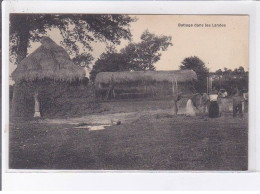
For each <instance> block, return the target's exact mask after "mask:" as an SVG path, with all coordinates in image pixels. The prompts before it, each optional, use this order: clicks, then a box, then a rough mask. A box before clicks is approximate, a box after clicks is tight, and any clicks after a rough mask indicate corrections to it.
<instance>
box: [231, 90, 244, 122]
mask: <svg viewBox="0 0 260 194" xmlns="http://www.w3.org/2000/svg"><path fill="white" fill-rule="evenodd" d="M232 100H233V117H237V116H238V115H239V116H240V117H242V116H243V113H242V103H243V101H244V99H243V96H242V95H241V94H240V92H239V91H238V89H237V91H236V94H235V95H234V96H233V98H232Z"/></svg>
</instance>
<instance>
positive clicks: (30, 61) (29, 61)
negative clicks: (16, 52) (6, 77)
mask: <svg viewBox="0 0 260 194" xmlns="http://www.w3.org/2000/svg"><path fill="white" fill-rule="evenodd" d="M41 44H42V45H41V46H40V47H39V48H38V49H36V50H35V51H34V52H33V53H31V54H30V55H29V56H28V57H26V58H25V59H23V60H22V61H21V64H19V65H18V67H17V68H16V69H15V71H14V72H13V73H12V78H13V80H14V81H15V82H16V83H17V82H20V81H23V80H25V81H35V80H43V79H52V80H59V81H69V82H72V81H75V80H78V79H79V80H80V79H83V78H84V77H85V71H84V69H83V68H82V67H80V66H77V65H75V64H74V63H73V62H72V61H71V60H70V57H69V55H68V53H67V52H66V51H65V50H64V49H63V48H62V47H60V46H58V45H57V44H56V43H55V42H54V41H53V40H51V39H50V38H49V37H43V38H42V39H41Z"/></svg>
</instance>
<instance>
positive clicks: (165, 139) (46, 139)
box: [10, 101, 248, 170]
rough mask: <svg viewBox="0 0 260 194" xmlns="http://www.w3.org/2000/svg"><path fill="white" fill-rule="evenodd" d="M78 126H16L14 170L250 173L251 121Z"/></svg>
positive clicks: (121, 106) (122, 106)
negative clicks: (248, 170) (249, 136)
mask: <svg viewBox="0 0 260 194" xmlns="http://www.w3.org/2000/svg"><path fill="white" fill-rule="evenodd" d="M155 104H156V105H155ZM153 105H154V106H153ZM103 106H106V107H108V109H109V111H108V112H116V111H117V112H120V111H122V112H124V111H128V112H131V111H137V112H138V111H141V110H147V109H153V108H159V107H160V108H162V109H163V108H168V105H167V103H166V102H164V101H162V102H159V101H150V102H142V101H140V102H136V103H135V104H132V103H131V102H111V103H106V104H103ZM117 107H118V108H117ZM78 125H79V124H78ZM75 126H77V125H69V124H59V125H58V124H46V123H40V122H38V121H34V122H23V121H19V122H15V123H12V124H11V126H10V168H13V169H88V170H94V169H106V170H247V164H248V162H247V153H248V143H247V142H248V136H247V134H248V127H247V126H248V120H247V118H246V117H244V118H233V117H232V116H231V114H229V113H226V114H225V115H224V116H222V117H221V118H217V119H209V118H205V117H200V116H197V117H186V116H182V115H178V116H173V117H170V116H169V115H152V116H149V115H144V116H140V117H139V118H138V119H135V120H132V121H129V122H126V123H122V124H121V125H117V126H110V127H108V128H106V129H105V130H101V131H88V130H87V129H83V128H82V129H75V128H74V127H75Z"/></svg>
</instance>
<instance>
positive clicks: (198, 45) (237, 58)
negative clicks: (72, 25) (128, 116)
mask: <svg viewBox="0 0 260 194" xmlns="http://www.w3.org/2000/svg"><path fill="white" fill-rule="evenodd" d="M131 16H133V17H136V18H137V21H136V22H133V23H131V26H130V30H131V32H132V35H133V40H132V41H133V42H139V41H140V36H141V34H142V33H143V32H144V31H145V30H146V29H147V30H149V32H151V33H154V34H156V35H167V36H171V37H172V43H173V46H170V47H168V49H167V50H166V51H163V52H162V56H161V60H160V61H159V62H157V63H156V64H155V67H156V70H177V69H179V66H180V65H181V62H182V61H183V59H185V58H186V57H190V56H197V57H199V58H200V59H201V60H202V61H203V62H204V63H205V65H206V67H208V68H209V70H210V71H216V70H218V69H224V67H226V68H228V69H232V70H233V69H235V68H238V67H239V66H242V67H244V69H245V70H246V71H247V70H248V61H249V58H248V57H249V55H248V54H249V51H248V49H249V45H248V42H249V39H248V36H249V26H248V21H249V17H248V16H238V15H237V16H235V15H229V16H228V15H131ZM205 24H207V27H206V26H205ZM47 35H48V36H49V37H50V38H52V39H53V40H54V41H55V42H56V43H57V44H60V41H61V40H62V38H61V36H60V34H59V31H58V30H56V29H53V30H51V31H48V34H47ZM127 44H128V41H125V40H122V42H121V44H120V45H118V46H117V48H118V50H119V49H120V48H123V47H125V46H126V45H127ZM39 46H40V43H32V46H31V48H29V50H28V53H29V54H30V53H31V52H33V51H34V50H35V49H36V48H38V47H39ZM92 46H93V52H92V55H93V57H94V58H95V60H96V59H98V57H99V56H100V54H101V53H103V52H104V51H105V45H104V43H100V42H98V43H93V44H92ZM94 62H95V61H94ZM15 68H16V66H14V65H13V64H10V73H11V72H12V71H13V70H14V69H15Z"/></svg>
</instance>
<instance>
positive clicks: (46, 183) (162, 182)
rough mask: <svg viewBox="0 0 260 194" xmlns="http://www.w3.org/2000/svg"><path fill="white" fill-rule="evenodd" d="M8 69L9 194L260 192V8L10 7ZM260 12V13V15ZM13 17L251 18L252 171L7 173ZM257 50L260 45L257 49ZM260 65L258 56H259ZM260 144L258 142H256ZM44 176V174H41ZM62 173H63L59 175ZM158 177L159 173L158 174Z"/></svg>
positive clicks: (244, 4) (144, 4)
mask: <svg viewBox="0 0 260 194" xmlns="http://www.w3.org/2000/svg"><path fill="white" fill-rule="evenodd" d="M257 8H258V9H259V8H260V6H259V4H258V7H257ZM2 10H3V13H2V14H3V15H2V18H3V41H2V42H3V43H2V44H3V59H2V60H3V61H2V64H3V67H2V78H3V87H2V95H3V97H2V99H3V100H2V129H3V130H2V145H3V152H2V153H3V157H2V161H3V162H2V171H3V175H2V180H3V184H2V185H3V189H4V190H46V189H48V190H56V189H58V190H84V189H91V190H122V189H127V190H133V189H134V190H136V189H138V190H143V189H146V190H147V189H149V190H158V189H165V190H170V189H177V190H184V189H185V190H192V189H195V190H209V189H214V190H223V189H233V190H241V189H254V188H257V187H258V188H260V186H257V185H259V184H258V181H257V179H260V174H259V173H256V171H260V164H259V162H258V163H257V162H256V161H260V154H259V148H260V146H259V140H260V138H259V136H260V135H259V134H257V131H256V129H257V128H259V127H260V125H259V124H260V122H259V121H258V118H256V115H257V113H259V111H260V107H259V104H257V103H256V99H257V98H256V97H258V99H260V90H259V89H258V90H257V89H256V84H257V82H258V81H259V79H260V76H258V77H257V76H256V75H257V73H258V74H259V75H260V71H259V68H258V69H257V68H256V46H258V49H259V39H257V38H256V34H257V33H256V30H257V32H258V34H259V33H260V31H259V25H258V28H257V29H256V27H257V25H256V17H258V22H259V19H260V18H259V15H257V16H256V2H253V1H227V2H219V1H204V2H202V1H175V2H172V1H160V2H159V1H131V2H130V1H11V2H10V1H9V2H3V4H2ZM259 11H260V9H259ZM9 13H126V14H236V15H237V14H245V15H249V16H250V24H249V26H250V31H249V32H250V35H249V72H250V73H249V74H250V76H249V83H250V86H249V91H250V104H249V107H250V113H249V115H250V118H249V171H248V172H232V173H230V172H209V171H207V172H205V171H204V172H191V171H84V170H82V171H78V170H77V171H69V170H68V171H67V170H66V171H61V170H54V171H48V170H47V171H46V170H42V171H39V170H20V171H19V170H14V171H12V170H9V169H8V165H7V164H8V155H7V148H8V146H7V145H8V126H9V123H8V119H9V114H8V111H9V110H8V109H9V107H8V99H9V96H8V95H9V92H8V91H9V83H8V82H9V73H8V72H9V69H8V68H9V66H8V63H9V60H8V56H9V52H8V45H9V42H8V41H9V38H8V27H9V16H8V15H9ZM257 44H258V45H257ZM257 59H258V61H259V56H258V58H257ZM256 140H258V141H256ZM21 172H22V173H21ZM39 172H41V173H39ZM57 172H59V173H57ZM153 172H156V173H153Z"/></svg>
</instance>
